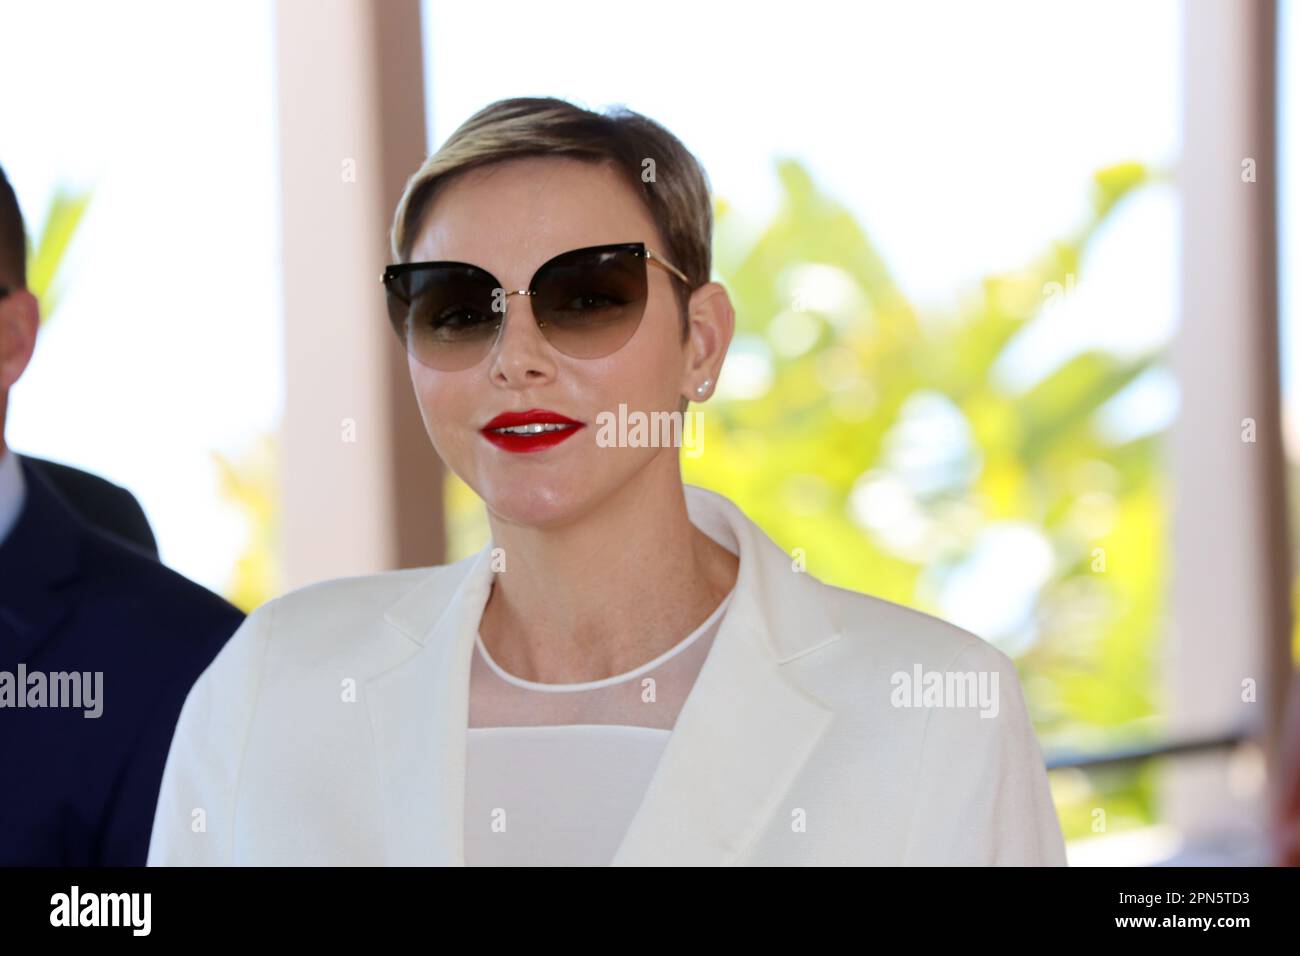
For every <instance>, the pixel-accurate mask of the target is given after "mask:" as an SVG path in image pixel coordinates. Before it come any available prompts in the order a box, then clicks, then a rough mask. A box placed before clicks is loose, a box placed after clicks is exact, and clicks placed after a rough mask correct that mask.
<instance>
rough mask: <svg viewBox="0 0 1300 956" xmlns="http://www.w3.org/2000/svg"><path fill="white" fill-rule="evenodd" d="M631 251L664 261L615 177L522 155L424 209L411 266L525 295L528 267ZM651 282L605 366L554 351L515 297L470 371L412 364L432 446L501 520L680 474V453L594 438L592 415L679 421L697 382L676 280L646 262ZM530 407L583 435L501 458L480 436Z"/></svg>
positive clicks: (573, 507)
mask: <svg viewBox="0 0 1300 956" xmlns="http://www.w3.org/2000/svg"><path fill="white" fill-rule="evenodd" d="M638 241H639V242H644V243H645V244H646V245H647V246H649V247H650V248H651V249H654V250H655V251H657V252H660V253H663V252H664V243H663V240H662V237H661V236H660V235H659V233H658V231H657V230H656V228H655V225H654V221H653V219H651V217H650V215H649V213H648V212H646V210H645V209H644V207H643V206H642V205H641V203H640V201H639V200H638V199H637V197H636V195H635V194H634V193H633V192H632V190H631V188H630V187H629V186H627V185H626V184H624V182H623V181H622V180H621V179H619V178H618V176H617V174H616V173H615V172H613V171H612V170H610V169H608V168H607V167H604V166H597V165H593V164H587V163H584V162H582V161H580V160H574V159H568V158H560V157H556V158H551V157H539V158H532V157H529V158H525V159H517V160H510V161H507V162H505V163H501V164H497V165H494V166H490V167H484V168H480V169H476V170H472V171H470V172H468V173H465V174H462V175H460V176H459V177H458V178H457V179H456V180H455V181H453V182H451V183H449V184H448V185H447V186H446V187H445V188H444V190H443V191H442V192H441V193H439V195H438V196H437V197H436V199H435V200H434V202H433V204H432V205H431V206H430V207H429V208H428V209H427V210H426V211H425V214H424V223H423V228H422V229H421V231H420V233H419V235H418V236H417V237H416V241H415V243H414V245H413V246H412V249H411V256H410V258H411V261H413V262H418V261H428V260H436V259H447V260H455V261H459V262H469V263H472V264H474V265H477V266H480V267H481V268H483V269H486V270H487V271H488V272H490V273H491V274H492V275H494V276H495V277H496V278H497V280H498V281H499V282H501V283H502V284H503V285H504V286H505V288H506V289H509V290H515V289H526V288H528V286H529V282H530V280H531V279H532V276H533V273H534V272H535V271H536V270H537V268H538V267H539V266H540V265H542V263H544V262H546V261H547V260H548V259H550V258H551V257H553V256H555V255H558V254H559V253H562V252H567V251H569V250H570V249H577V248H580V247H583V246H595V245H603V244H606V243H618V242H638ZM670 258H671V257H670ZM674 264H676V263H674ZM647 280H648V291H649V296H648V300H647V302H646V310H645V315H644V316H643V318H642V319H641V323H640V325H639V326H638V327H637V330H636V333H635V334H634V335H633V336H632V338H631V339H630V340H629V341H628V342H627V344H625V345H624V346H623V347H622V348H620V349H619V350H618V351H616V352H614V353H613V354H611V355H608V356H606V357H604V358H598V359H577V358H570V357H569V356H567V355H565V354H563V353H561V352H559V351H557V350H556V349H554V348H553V347H552V346H551V345H550V343H548V342H547V340H546V339H545V338H544V337H543V336H542V333H541V332H540V331H539V330H538V328H537V325H536V323H535V321H534V319H533V312H532V305H531V299H530V297H529V296H521V295H512V296H510V297H509V298H508V299H507V300H506V301H507V303H508V305H507V311H506V321H505V327H504V329H503V330H502V332H501V336H500V337H499V339H498V340H497V342H496V344H495V345H494V346H493V348H492V351H491V352H490V353H488V355H487V356H485V357H484V358H483V360H482V361H480V362H479V363H478V364H477V365H475V366H473V367H471V368H468V369H465V370H463V371H456V372H444V371H437V370H434V369H431V368H428V367H426V366H424V365H421V364H420V363H419V362H417V361H416V360H415V359H413V358H412V359H410V360H409V365H410V371H411V382H412V385H413V386H414V388H415V394H416V398H417V400H418V401H419V404H420V414H421V416H422V418H423V419H424V426H425V429H426V430H427V431H428V433H429V438H430V440H431V441H432V442H433V447H434V448H435V449H436V450H437V452H438V454H439V456H441V458H442V460H443V461H444V462H445V463H446V464H447V466H448V467H449V468H451V470H452V471H454V472H455V473H456V474H457V475H458V476H460V478H461V479H462V480H463V481H464V482H465V483H466V484H468V485H469V486H470V487H471V488H473V489H474V491H475V492H477V493H478V495H479V496H480V497H481V498H482V499H483V501H484V502H485V503H486V505H487V507H488V508H489V510H490V511H492V512H493V513H494V514H495V515H496V516H498V517H499V518H501V519H504V520H506V521H509V522H514V523H518V524H523V525H529V526H533V527H545V526H552V525H559V524H563V523H565V522H567V521H570V520H573V519H574V518H577V517H580V516H581V515H582V514H583V513H584V512H585V511H588V510H589V509H592V508H594V507H595V506H596V505H597V504H599V503H600V502H601V501H602V500H604V499H605V498H606V497H607V496H609V495H611V494H612V493H613V492H615V491H617V490H618V489H619V488H620V487H622V486H624V485H625V484H627V483H628V482H629V481H630V480H632V479H634V478H635V477H636V476H637V475H638V473H640V472H641V471H642V470H643V469H646V468H648V467H652V466H654V467H658V468H664V469H666V468H667V467H668V466H669V465H671V468H672V471H671V472H665V473H668V474H673V475H676V474H679V472H678V471H677V468H678V464H677V455H678V450H677V449H676V448H670V447H669V448H665V447H626V448H619V447H602V446H601V445H598V444H597V441H596V438H597V431H598V427H599V422H598V420H597V416H598V415H599V414H600V413H601V412H611V413H613V414H615V415H617V413H618V407H619V404H620V403H622V404H625V405H626V406H627V411H628V413H629V414H630V413H631V412H632V411H634V410H640V411H644V412H653V411H667V412H676V411H677V410H678V408H679V400H680V398H681V396H682V395H684V394H689V392H690V389H691V388H692V387H693V385H694V384H695V381H694V377H692V375H691V372H690V356H689V354H688V353H689V350H688V349H687V347H686V346H684V345H683V344H682V341H681V319H680V317H679V314H678V311H677V304H676V303H677V300H676V299H675V298H674V296H673V292H674V290H673V285H672V284H673V283H675V282H679V281H680V280H679V279H677V278H675V277H674V276H673V275H672V274H671V273H670V272H668V271H667V270H665V269H662V268H660V267H659V266H656V265H648V266H647ZM529 409H545V410H547V411H551V412H557V413H559V414H560V415H564V416H567V417H568V418H571V419H575V420H577V421H579V422H582V423H583V424H584V426H585V427H583V428H580V429H578V430H577V431H576V432H575V433H574V434H572V435H571V436H570V437H568V438H567V439H566V440H564V441H561V442H559V443H558V444H554V445H551V446H550V447H547V448H544V449H542V450H539V451H526V452H515V451H509V450H506V449H504V448H501V447H498V446H497V445H495V444H493V443H492V442H491V441H489V440H488V439H487V438H486V437H484V435H483V432H482V429H483V428H484V426H485V425H486V424H487V423H488V422H489V421H490V420H491V419H493V418H495V417H496V416H497V415H499V414H501V413H502V412H520V411H526V410H529ZM651 420H652V421H655V420H657V419H651ZM663 456H671V461H667V460H665V459H664V458H663Z"/></svg>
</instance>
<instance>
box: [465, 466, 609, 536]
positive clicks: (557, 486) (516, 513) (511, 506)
mask: <svg viewBox="0 0 1300 956" xmlns="http://www.w3.org/2000/svg"><path fill="white" fill-rule="evenodd" d="M481 497H482V498H483V503H484V504H485V505H487V509H488V510H489V511H490V512H492V514H494V515H496V516H497V517H498V518H500V519H501V520H503V521H508V522H510V523H511V524H518V525H525V526H527V527H532V528H546V527H554V526H556V525H561V524H564V523H565V522H567V521H570V520H572V519H573V518H574V517H575V516H576V515H577V514H579V513H580V512H581V511H582V502H583V500H584V499H585V498H586V494H585V491H584V489H582V488H581V487H579V486H577V484H576V483H575V482H573V481H562V480H558V479H556V480H548V479H546V478H544V477H542V476H540V475H537V476H534V477H533V479H532V480H531V481H519V482H513V481H502V482H493V483H492V484H491V486H490V487H488V488H485V489H484V491H483V492H482V493H481Z"/></svg>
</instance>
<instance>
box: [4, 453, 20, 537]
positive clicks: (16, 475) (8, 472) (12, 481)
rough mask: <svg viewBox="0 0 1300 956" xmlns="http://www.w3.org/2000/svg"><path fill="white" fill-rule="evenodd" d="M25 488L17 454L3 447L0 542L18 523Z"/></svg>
mask: <svg viewBox="0 0 1300 956" xmlns="http://www.w3.org/2000/svg"><path fill="white" fill-rule="evenodd" d="M26 490H27V488H26V485H25V484H24V483H23V469H22V466H21V465H19V464H18V456H17V455H16V454H14V452H13V450H12V449H9V448H6V449H4V450H3V451H2V452H0V544H4V542H5V539H6V538H8V537H9V532H10V531H12V530H13V527H14V525H16V524H17V523H18V516H19V515H20V514H21V513H22V510H23V500H24V498H25V497H26Z"/></svg>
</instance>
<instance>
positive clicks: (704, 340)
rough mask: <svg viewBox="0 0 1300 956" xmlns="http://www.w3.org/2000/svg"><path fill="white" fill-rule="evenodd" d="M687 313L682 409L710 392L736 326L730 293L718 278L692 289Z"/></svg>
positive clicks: (705, 396) (700, 399)
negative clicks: (688, 331) (688, 324)
mask: <svg viewBox="0 0 1300 956" xmlns="http://www.w3.org/2000/svg"><path fill="white" fill-rule="evenodd" d="M687 316H688V321H689V323H690V326H689V328H690V334H689V335H688V336H687V340H686V349H685V359H686V366H685V368H684V369H683V374H682V384H681V393H682V398H683V406H682V410H683V411H685V410H686V408H685V406H686V404H689V403H690V402H693V401H702V400H703V399H705V398H707V397H708V396H709V395H710V394H712V388H713V384H714V383H715V382H717V380H718V372H719V370H720V369H721V368H722V363H723V360H724V359H726V357H727V349H728V348H729V347H730V346H731V337H732V335H733V334H734V333H735V330H736V313H735V310H734V309H733V308H732V307H731V297H730V296H729V295H727V290H726V288H725V287H724V286H723V285H722V284H721V283H720V282H709V283H706V284H705V285H702V286H700V287H699V288H698V289H696V290H695V291H694V292H692V293H691V301H690V309H689V311H688V313H687ZM701 387H702V388H703V391H700V389H701Z"/></svg>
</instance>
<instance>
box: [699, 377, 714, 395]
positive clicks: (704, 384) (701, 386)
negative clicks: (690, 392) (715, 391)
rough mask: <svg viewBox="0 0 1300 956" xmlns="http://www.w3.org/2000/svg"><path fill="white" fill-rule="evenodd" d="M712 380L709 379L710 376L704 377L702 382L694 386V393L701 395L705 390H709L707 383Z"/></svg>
mask: <svg viewBox="0 0 1300 956" xmlns="http://www.w3.org/2000/svg"><path fill="white" fill-rule="evenodd" d="M712 382H713V379H711V378H706V379H705V380H704V381H703V382H701V383H700V384H699V385H697V386H696V387H695V394H696V395H703V394H704V393H705V392H707V391H708V390H709V385H710V384H711V383H712Z"/></svg>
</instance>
